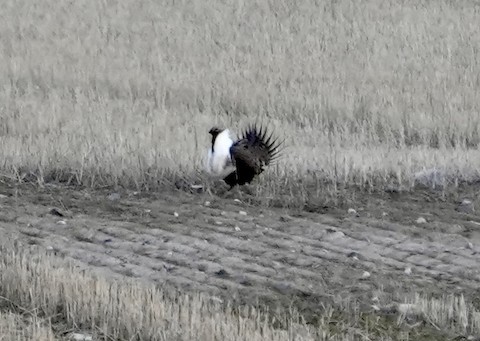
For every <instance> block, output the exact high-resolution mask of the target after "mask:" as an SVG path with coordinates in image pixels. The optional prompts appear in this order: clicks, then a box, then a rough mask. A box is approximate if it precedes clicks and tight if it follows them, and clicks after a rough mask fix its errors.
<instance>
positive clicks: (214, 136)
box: [212, 135, 217, 153]
mask: <svg viewBox="0 0 480 341" xmlns="http://www.w3.org/2000/svg"><path fill="white" fill-rule="evenodd" d="M216 139H217V135H212V153H213V152H214V151H215V150H214V149H213V146H214V145H215V140H216Z"/></svg>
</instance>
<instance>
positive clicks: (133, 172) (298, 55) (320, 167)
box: [0, 0, 480, 195]
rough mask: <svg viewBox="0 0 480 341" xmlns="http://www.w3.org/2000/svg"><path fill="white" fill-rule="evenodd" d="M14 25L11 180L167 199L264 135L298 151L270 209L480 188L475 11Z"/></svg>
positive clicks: (352, 4)
mask: <svg viewBox="0 0 480 341" xmlns="http://www.w3.org/2000/svg"><path fill="white" fill-rule="evenodd" d="M0 19H1V20H0V32H1V35H0V42H1V44H2V52H1V53H0V77H1V79H3V82H2V84H1V87H2V91H0V103H1V106H0V111H1V115H0V136H1V138H0V160H1V163H0V169H2V172H3V174H4V175H5V176H14V177H17V178H18V177H20V178H21V177H22V176H23V175H25V174H26V173H28V172H34V173H35V174H36V175H37V176H38V177H39V179H40V181H42V180H44V179H47V180H48V179H50V178H51V176H52V175H54V177H55V178H57V179H62V180H68V179H70V180H72V181H76V182H81V183H82V184H85V185H109V184H118V183H120V184H128V185H133V186H136V187H139V188H147V189H149V188H156V187H158V185H159V184H164V183H165V182H167V183H168V182H169V181H170V180H172V179H174V178H175V177H180V176H182V177H187V178H191V179H196V178H197V176H198V175H199V174H201V169H202V165H203V159H204V156H205V150H206V148H207V147H208V143H209V138H208V133H207V132H208V129H209V128H210V127H211V126H212V125H214V124H220V125H225V126H229V127H231V128H232V129H234V130H237V131H238V130H239V129H241V128H243V127H244V126H245V125H246V124H247V123H251V122H255V121H257V120H258V121H264V122H268V123H269V124H270V126H271V127H272V128H274V129H275V131H276V132H277V134H278V135H279V136H281V137H282V138H283V137H284V138H285V139H286V146H287V148H286V150H285V152H284V157H283V159H282V160H281V161H280V162H279V164H278V166H277V167H272V168H270V170H269V172H268V174H266V175H265V176H264V178H263V179H264V183H266V184H267V186H266V188H267V189H268V190H267V192H268V193H270V194H272V193H279V192H282V191H283V192H285V193H287V194H288V193H289V191H290V192H292V191H294V190H295V189H296V190H298V189H300V191H299V192H302V191H304V192H305V190H306V189H307V188H308V189H309V190H311V189H312V188H313V191H314V192H315V191H322V190H324V184H325V183H327V184H335V186H337V185H342V186H343V185H347V186H348V185H351V184H355V185H359V186H361V187H366V188H368V187H371V186H376V185H382V184H392V183H393V184H395V185H400V186H402V187H404V188H411V186H412V185H413V184H414V175H415V173H416V172H418V171H421V170H423V169H424V168H425V169H431V168H433V167H435V168H436V169H437V170H438V171H439V172H441V173H442V174H443V175H444V176H445V177H444V184H446V185H448V184H451V183H455V182H456V181H458V180H460V181H463V180H473V179H477V178H478V173H479V170H480V158H478V157H477V154H478V143H479V141H480V136H479V123H480V117H479V112H480V96H479V94H478V89H479V88H480V83H479V82H480V79H479V77H478V72H476V71H477V70H478V69H479V67H480V57H479V54H480V36H479V35H478V34H477V31H478V22H480V11H479V8H478V6H477V5H476V4H474V3H473V2H466V1H461V2H455V3H453V2H450V1H427V2H422V3H416V2H398V1H393V0H392V1H381V0H368V1H362V2H358V1H353V0H340V1H327V2H317V1H313V0H308V1H303V2H291V1H287V0H280V1H275V2H265V1H253V2H248V3H245V2H238V1H233V0H227V1H223V2H221V3H219V2H205V1H198V0H195V1H193V2H185V1H163V2H156V1H151V0H147V1H142V2H141V3H138V2H137V1H132V0H126V1H119V0H112V1H108V2H100V3H97V2H85V1H75V2H60V3H58V2H55V1H43V2H41V3H32V2H29V1H25V0H22V1H12V0H7V1H6V2H5V3H4V9H3V10H2V13H0ZM278 177H280V178H281V181H278V180H277V179H278ZM320 184H323V185H320ZM335 186H334V187H333V191H335ZM297 192H298V191H297ZM299 195H302V194H299ZM303 195H306V194H305V193H303Z"/></svg>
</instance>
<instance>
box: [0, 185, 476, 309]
mask: <svg viewBox="0 0 480 341" xmlns="http://www.w3.org/2000/svg"><path fill="white" fill-rule="evenodd" d="M6 192H7V194H8V191H6ZM205 198H206V197H205V196H202V195H194V196H192V195H186V194H183V193H176V194H175V193H173V194H172V193H170V194H168V195H167V194H165V195H164V197H163V198H157V199H151V198H136V197H135V196H130V197H129V196H126V197H125V198H124V199H121V200H119V201H116V202H111V201H109V200H107V199H105V195H104V194H102V193H95V192H91V193H89V194H88V196H85V197H82V195H81V193H79V192H72V191H71V190H59V191H54V192H52V191H50V192H49V193H30V192H29V191H28V190H24V191H23V192H22V194H21V196H17V197H14V196H11V197H5V198H3V199H1V202H0V204H1V210H0V236H2V235H3V236H8V238H12V239H13V238H17V239H20V240H24V241H26V242H27V243H30V244H39V245H42V246H43V247H46V248H49V249H52V250H54V251H55V252H58V253H60V254H63V255H66V256H68V257H72V258H74V259H76V260H78V261H80V262H83V263H85V264H87V265H88V266H91V267H94V268H96V269H97V270H99V271H105V272H106V273H111V274H113V275H120V276H134V277H138V278H142V279H144V280H152V281H155V282H158V283H160V284H162V283H167V284H169V285H173V286H176V287H180V288H183V289H189V290H202V291H206V292H209V293H212V294H214V295H219V296H221V297H225V298H233V299H238V300H240V301H246V302H252V301H255V299H256V298H258V297H263V298H267V299H269V300H272V301H275V300H279V299H280V300H282V296H283V297H286V298H288V299H292V297H296V298H297V299H302V300H304V301H305V302H304V304H306V305H311V309H314V308H315V307H318V304H319V302H324V301H327V302H328V301H331V300H332V297H352V296H354V297H358V298H359V299H361V300H365V301H368V300H369V299H370V298H371V297H372V294H373V293H374V292H375V293H376V292H379V291H382V292H385V293H386V294H390V295H401V293H402V292H404V291H413V290H419V291H422V292H437V293H442V292H445V291H448V292H462V293H464V294H466V295H468V294H469V292H474V291H475V290H477V288H478V287H479V284H480V270H479V267H478V266H477V264H479V261H480V252H478V250H477V249H476V248H477V246H476V245H478V243H479V241H480V238H477V234H475V233H472V226H475V223H472V222H471V221H472V220H473V221H474V219H477V220H478V217H476V216H475V215H469V216H467V217H465V216H464V215H462V214H460V213H458V212H455V211H453V210H451V212H450V216H446V213H445V212H443V210H444V209H445V207H440V208H439V210H442V212H437V218H431V219H429V222H428V223H427V224H424V226H415V224H414V223H413V221H414V219H415V217H416V215H417V213H416V212H418V211H415V210H416V209H418V207H410V210H411V212H408V210H406V213H405V215H408V214H410V216H411V217H410V218H411V219H410V221H412V223H411V224H406V223H405V222H403V223H399V222H391V221H389V220H388V219H387V218H385V217H384V216H383V215H381V216H380V217H377V218H375V217H373V216H370V217H369V216H368V214H366V213H364V214H363V215H361V216H360V217H356V216H351V215H348V214H347V213H339V212H340V211H337V212H336V213H334V214H331V215H322V214H311V213H302V212H296V213H295V212H288V211H285V210H278V209H265V208H263V209H262V208H259V207H255V206H249V205H245V204H242V203H238V202H235V201H233V200H231V199H221V198H216V199H210V200H212V203H211V204H210V205H209V206H206V205H205V204H204V202H205ZM58 202H62V203H64V205H65V206H66V207H67V208H68V209H69V217H56V216H53V215H50V214H48V213H47V212H48V211H49V210H50V209H51V208H52V207H53V206H57V205H58ZM221 205H224V207H222V206H221ZM382 208H383V209H385V204H384V205H382ZM393 209H394V208H393ZM174 212H177V213H178V216H175V215H174ZM289 213H290V214H289ZM374 213H375V212H374ZM376 213H378V212H376ZM377 215H378V214H377ZM436 219H444V221H441V220H436ZM448 221H450V222H451V221H453V222H454V223H455V224H457V225H459V226H460V227H461V228H462V229H465V230H466V229H470V230H469V231H470V232H469V235H470V237H469V238H468V239H467V238H466V237H465V236H463V235H462V233H452V232H450V231H449V230H448V224H449V223H448ZM440 225H441V226H443V227H441V228H438V226H440ZM467 241H468V242H469V243H470V244H467ZM469 246H470V247H469ZM407 268H411V269H412V273H411V274H410V275H407V274H405V269H407ZM366 271H368V272H369V273H370V276H369V277H366V276H365V275H364V274H365V272H366ZM306 298H308V299H306Z"/></svg>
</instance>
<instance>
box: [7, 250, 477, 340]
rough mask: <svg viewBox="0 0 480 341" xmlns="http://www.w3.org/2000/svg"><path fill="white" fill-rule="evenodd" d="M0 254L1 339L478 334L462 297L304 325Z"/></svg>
mask: <svg viewBox="0 0 480 341" xmlns="http://www.w3.org/2000/svg"><path fill="white" fill-rule="evenodd" d="M0 254H1V261H0V295H1V304H2V305H1V306H2V307H3V310H4V311H5V310H10V311H11V312H10V313H1V314H0V339H2V337H3V339H2V340H13V339H15V340H30V339H32V340H53V339H55V338H54V332H55V337H56V338H60V337H65V336H66V335H71V333H72V332H78V333H80V332H82V333H84V334H85V335H92V336H93V337H94V338H97V339H104V340H111V339H112V340H113V339H115V340H222V341H223V340H323V339H324V340H327V339H328V340H369V339H378V340H407V339H409V338H410V339H412V338H413V339H415V338H416V337H419V336H422V337H424V338H422V339H425V340H427V339H432V340H443V338H444V337H450V336H452V335H478V334H479V333H480V313H479V312H478V311H477V310H475V309H474V308H473V307H472V306H471V305H470V304H468V303H466V302H465V301H464V299H463V297H454V296H446V297H444V298H440V299H432V298H428V297H422V296H419V295H415V296H412V298H411V299H410V300H409V301H408V303H409V304H408V305H407V304H403V305H402V307H403V308H401V309H400V308H382V309H381V310H382V311H379V312H378V313H377V314H362V313H360V312H359V310H358V307H356V306H355V304H354V303H353V302H350V303H348V304H343V306H342V307H340V308H338V307H337V308H335V309H334V308H326V309H320V307H319V316H318V325H317V326H308V325H306V324H305V323H303V322H302V318H301V316H299V315H298V313H296V312H295V311H294V310H291V311H290V312H289V313H288V314H287V313H286V314H285V315H284V316H281V317H280V320H278V319H277V320H272V319H271V318H270V317H269V316H268V314H266V313H265V312H262V309H260V310H257V309H254V308H248V307H246V308H245V307H244V308H234V307H232V306H231V305H230V304H228V303H223V304H222V303H220V302H219V301H218V300H217V299H214V298H212V297H208V296H204V295H200V294H193V295H185V294H180V293H178V292H175V291H172V290H167V291H165V290H160V289H159V288H156V287H155V286H154V285H152V284H150V283H140V282H138V281H134V280H128V279H123V280H121V281H119V280H113V279H108V278H106V277H103V276H104V275H97V276H96V275H93V274H92V273H89V272H86V271H79V270H78V269H79V268H78V266H75V264H72V263H69V262H67V261H65V260H62V259H60V258H58V257H53V256H49V255H48V254H46V253H45V252H43V251H39V250H38V249H32V248H31V249H25V247H24V246H22V245H16V246H11V245H9V246H3V247H2V249H1V252H0ZM382 303H385V304H384V305H383V306H385V307H386V306H387V302H382ZM390 303H391V302H390ZM383 306H382V307H383ZM395 307H397V306H396V305H395ZM398 307H400V306H398ZM405 307H406V308H405ZM260 308H261V307H260ZM347 309H349V310H348V311H347ZM386 311H390V312H387V315H388V314H389V315H390V316H387V315H385V312H386ZM274 325H276V326H277V327H274ZM62 335H63V336H62Z"/></svg>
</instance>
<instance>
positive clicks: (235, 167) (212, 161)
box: [207, 124, 282, 188]
mask: <svg viewBox="0 0 480 341" xmlns="http://www.w3.org/2000/svg"><path fill="white" fill-rule="evenodd" d="M209 134H210V135H212V145H211V147H210V149H209V151H208V157H207V172H208V173H210V174H212V175H214V176H217V177H221V178H223V180H224V181H225V182H226V183H227V185H229V186H230V188H233V187H234V186H236V185H245V184H248V183H250V182H251V181H252V180H253V179H254V178H255V177H256V176H258V175H260V174H261V173H262V172H263V171H264V170H265V167H267V166H268V165H270V164H272V163H273V162H274V161H275V160H277V159H278V157H279V156H280V152H281V149H280V147H281V145H282V143H279V142H278V139H277V138H275V137H274V136H273V133H270V134H269V133H268V131H267V129H266V128H265V127H263V126H258V125H257V124H251V125H249V126H248V127H247V128H246V129H245V130H244V131H243V133H242V136H241V137H240V138H239V139H238V140H236V141H233V139H232V138H231V135H230V130H229V129H221V128H219V127H213V128H212V129H210V131H209Z"/></svg>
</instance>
